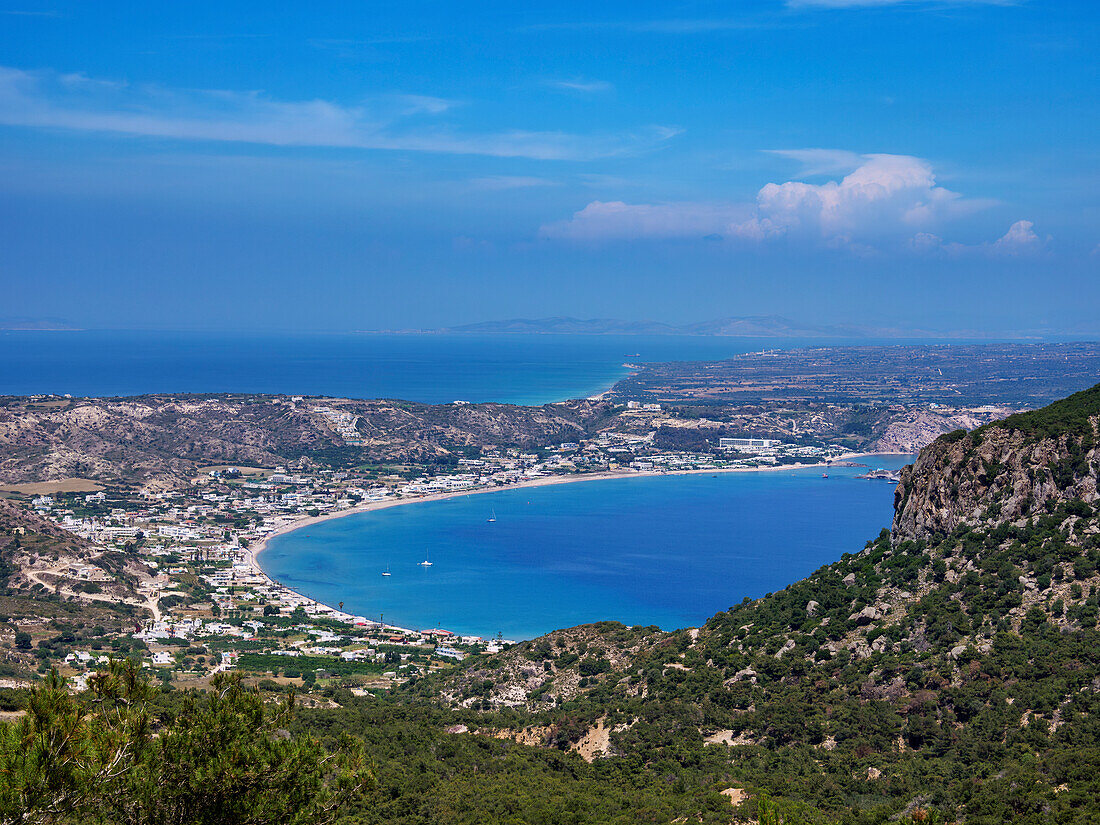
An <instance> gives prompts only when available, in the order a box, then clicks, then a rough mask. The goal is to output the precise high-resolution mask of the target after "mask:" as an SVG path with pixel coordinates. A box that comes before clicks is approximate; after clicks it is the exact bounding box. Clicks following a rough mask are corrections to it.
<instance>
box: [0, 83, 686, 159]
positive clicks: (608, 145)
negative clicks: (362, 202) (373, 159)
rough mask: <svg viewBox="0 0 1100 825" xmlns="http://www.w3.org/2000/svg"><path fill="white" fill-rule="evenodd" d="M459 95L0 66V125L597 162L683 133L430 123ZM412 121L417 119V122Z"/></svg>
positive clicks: (652, 129) (662, 129)
mask: <svg viewBox="0 0 1100 825" xmlns="http://www.w3.org/2000/svg"><path fill="white" fill-rule="evenodd" d="M454 105H455V104H454V102H453V101H447V100H443V99H441V98H436V97H428V96H423V95H390V96H379V97H376V98H372V99H369V100H367V101H365V102H363V103H362V104H360V105H357V106H346V105H341V104H337V103H333V102H330V101H326V100H305V101H282V100H275V99H272V98H270V97H268V96H266V95H264V94H262V93H259V92H237V91H221V90H198V91H196V90H175V89H167V88H164V87H156V86H147V85H146V86H133V85H130V84H125V83H114V82H111V81H108V82H103V81H98V80H93V79H90V78H86V77H84V76H83V75H58V74H56V73H52V72H29V71H23V70H20V69H13V68H2V67H0V124H5V125H9V126H25V127H34V128H52V129H66V130H74V131H82V132H106V133H116V134H126V135H139V136H145V137H160V138H170V139H175V140H187V141H223V142H242V143H257V144H266V145H272V146H325V147H343V148H354V149H387V150H398V151H413V152H442V153H452V154H472V155H490V156H494V157H525V158H534V159H540V160H592V159H596V158H603V157H613V156H617V155H624V154H630V153H634V152H638V151H644V150H646V149H649V148H652V147H654V146H656V145H658V144H660V143H661V142H663V141H665V140H668V139H669V138H671V137H673V136H674V135H676V134H678V133H679V132H678V130H676V129H671V128H667V127H660V126H650V127H646V128H643V129H639V130H637V131H635V132H632V133H620V134H596V135H578V134H571V133H567V132H544V131H523V130H510V131H503V132H496V133H488V134H466V133H462V132H459V131H456V130H455V129H453V128H452V127H450V126H448V125H443V124H439V125H434V126H430V127H426V126H424V124H423V116H430V115H440V114H443V113H445V112H447V111H449V110H450V109H451V108H453V106H454ZM410 118H412V119H413V120H414V122H410Z"/></svg>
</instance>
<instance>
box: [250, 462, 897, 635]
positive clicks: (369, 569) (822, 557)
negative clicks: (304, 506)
mask: <svg viewBox="0 0 1100 825" xmlns="http://www.w3.org/2000/svg"><path fill="white" fill-rule="evenodd" d="M908 460H909V457H905V456H889V457H885V456H877V457H870V458H868V459H867V461H868V462H869V463H870V464H871V466H872V467H879V466H881V467H890V468H896V467H900V466H902V465H903V464H905V463H907V461H908ZM861 472H864V471H863V470H860V469H855V468H833V469H831V470H830V472H829V478H828V479H823V478H822V477H821V471H820V470H811V469H803V470H777V471H769V472H758V473H719V474H718V475H717V476H713V475H710V474H695V475H680V476H651V477H642V478H624V479H613V480H608V481H587V482H578V483H571V484H561V485H557V486H548V487H538V488H526V489H512V490H505V491H501V492H494V493H485V494H477V495H470V496H464V497H459V498H453V499H447V500H443V501H434V502H422V503H416V504H411V505H404V506H399V507H392V508H388V509H384V510H378V511H375V512H370V513H361V514H356V515H352V516H347V517H344V518H339V519H333V520H331V521H327V522H322V523H320V524H316V525H313V526H311V527H307V528H303V529H301V530H297V531H294V532H292V533H287V534H285V535H282V536H278V537H276V538H274V539H273V540H272V541H271V542H270V544H269V547H268V549H267V550H266V551H265V552H264V553H263V554H262V555H261V556H260V562H261V565H262V566H263V568H264V570H265V571H266V572H267V573H268V575H270V576H272V577H273V578H275V579H277V580H278V581H281V582H282V583H284V584H286V585H287V586H290V587H293V588H295V589H297V590H299V591H300V592H302V593H305V594H306V595H308V596H310V597H311V598H315V599H318V600H320V601H323V602H325V603H327V604H332V605H336V604H337V603H338V602H340V601H343V602H344V609H345V610H350V611H352V612H354V613H356V614H359V615H365V616H370V617H378V615H379V614H380V613H381V614H382V615H383V619H384V620H385V621H386V622H392V623H394V624H397V625H400V626H403V627H414V628H427V627H434V626H441V627H444V628H447V629H448V630H453V631H456V632H460V633H473V634H477V635H482V636H493V635H496V634H497V633H498V632H501V633H503V634H504V636H505V637H507V638H513V639H517V638H531V637H533V636H536V635H539V634H542V633H546V632H548V631H550V630H554V629H556V628H561V627H570V626H572V625H576V624H579V623H582V622H590V621H598V620H601V619H614V620H617V621H621V622H624V623H626V624H642V625H650V624H656V625H660V626H661V627H662V628H665V629H672V628H677V627H688V626H697V625H699V624H700V623H701V622H703V621H705V620H706V619H707V618H708V617H709V616H711V615H713V614H714V613H715V612H717V611H719V610H725V609H727V608H729V607H730V606H731V605H733V604H736V603H737V602H739V601H741V599H742V598H743V597H744V596H750V597H756V596H761V595H763V594H764V593H766V592H769V591H775V590H779V589H781V588H783V587H784V586H786V585H788V584H790V583H792V582H794V581H797V580H798V579H800V578H803V577H804V576H806V575H807V574H809V573H811V572H813V571H814V570H816V569H817V568H818V567H820V566H821V565H823V564H826V563H828V562H831V561H835V560H836V559H838V558H840V556H841V554H843V553H845V552H857V551H859V550H861V549H862V548H863V546H864V544H865V543H866V541H867V540H868V539H871V538H874V537H875V536H877V535H878V533H879V530H880V529H882V528H883V527H889V525H890V520H891V517H892V513H893V506H892V505H893V494H894V485H892V484H889V483H887V482H882V481H867V480H859V479H856V478H854V476H855V475H857V474H859V473H861ZM492 511H495V513H496V517H497V520H496V522H495V523H489V522H488V521H487V518H488V516H489V514H490V512H492ZM425 554H427V555H428V556H429V557H430V559H431V561H432V562H433V564H432V566H431V567H427V568H425V567H421V566H419V565H418V563H419V562H421V561H423V560H424V557H425ZM387 567H389V569H390V571H391V574H392V575H390V576H389V577H385V576H382V575H381V573H382V571H383V570H385V569H386V568H387Z"/></svg>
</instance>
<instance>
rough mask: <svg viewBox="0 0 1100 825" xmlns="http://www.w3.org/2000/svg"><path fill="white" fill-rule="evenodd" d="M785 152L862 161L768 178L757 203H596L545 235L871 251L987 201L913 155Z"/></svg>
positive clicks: (818, 162) (809, 158) (815, 160)
mask: <svg viewBox="0 0 1100 825" xmlns="http://www.w3.org/2000/svg"><path fill="white" fill-rule="evenodd" d="M781 154H783V155H785V156H787V157H791V158H794V159H796V160H800V161H802V162H803V163H808V164H811V165H815V166H816V168H818V169H820V168H823V166H827V167H828V168H836V167H837V166H841V167H851V166H853V165H854V166H855V168H854V170H852V171H851V172H850V173H849V174H847V175H846V176H845V177H843V178H842V179H840V180H839V181H838V180H831V181H827V182H825V183H821V184H812V183H805V182H802V181H787V182H785V183H769V184H767V185H766V186H764V187H763V188H762V189H761V190H760V191H759V193H758V194H757V197H756V203H755V204H713V203H691V202H679V203H662V204H626V203H621V202H612V203H607V202H602V201H595V202H593V203H590V204H589V205H588V206H586V207H585V208H584V209H582V210H580V211H579V212H577V213H576V214H574V215H573V217H572V218H571V219H569V220H568V221H563V222H561V223H557V224H551V225H549V226H546V227H544V228H543V231H542V234H543V235H544V236H545V237H557V238H585V239H594V238H598V237H604V238H637V237H654V238H670V237H693V236H695V237H697V236H701V235H707V234H720V235H723V236H727V237H733V238H738V239H740V240H742V241H746V242H767V241H776V240H779V239H792V240H798V241H803V242H809V243H813V244H821V245H825V246H830V247H842V246H847V247H849V248H851V249H853V250H859V251H861V252H867V251H869V250H870V248H871V247H873V246H875V245H878V244H880V243H883V242H886V243H901V242H903V241H904V239H906V238H910V237H912V235H913V233H914V231H918V232H926V231H928V230H929V229H930V228H933V227H936V226H938V225H940V224H943V223H946V222H949V221H951V220H953V219H955V218H958V217H960V216H962V215H965V214H969V213H970V212H973V211H974V210H975V209H978V208H980V207H982V206H984V205H986V202H983V201H979V200H976V199H968V198H964V197H962V196H961V195H960V194H958V193H956V192H952V191H951V190H949V189H946V188H944V187H942V186H938V185H937V184H936V179H935V175H934V174H933V171H932V167H931V164H929V163H928V162H927V161H925V160H922V159H920V158H915V157H910V156H908V155H884V154H875V155H856V154H854V153H847V152H837V151H832V150H829V151H826V150H783V151H782V152H781Z"/></svg>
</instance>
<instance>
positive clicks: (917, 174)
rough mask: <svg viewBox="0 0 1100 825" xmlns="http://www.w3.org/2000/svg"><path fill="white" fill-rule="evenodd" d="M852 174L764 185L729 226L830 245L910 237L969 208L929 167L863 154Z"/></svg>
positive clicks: (760, 236) (756, 236)
mask: <svg viewBox="0 0 1100 825" xmlns="http://www.w3.org/2000/svg"><path fill="white" fill-rule="evenodd" d="M860 160H861V163H860V165H859V166H858V167H856V169H855V170H854V171H852V172H851V173H849V174H848V175H846V176H845V177H844V178H842V179H841V180H839V181H828V182H826V183H823V184H812V183H803V182H801V181H787V182H786V183H769V184H767V185H766V186H764V188H762V189H761V190H760V192H759V193H758V194H757V196H756V214H755V215H754V216H753V217H752V218H751V219H749V220H748V221H745V222H744V223H741V224H735V225H733V226H731V227H730V231H731V232H732V234H734V235H737V236H739V237H743V238H749V239H752V240H766V239H769V238H777V237H781V236H786V235H797V236H804V237H807V238H810V239H822V240H826V241H831V242H836V241H841V240H845V239H853V240H854V239H859V238H862V239H864V240H866V239H870V238H879V237H883V236H889V235H891V234H897V233H899V232H900V233H905V234H908V233H910V232H912V230H913V229H915V228H916V229H923V228H925V227H927V226H931V225H935V224H936V223H938V222H940V221H943V220H944V219H947V218H951V217H954V216H957V215H959V214H963V213H966V212H969V211H972V209H973V208H974V203H973V202H968V201H965V200H964V199H963V198H962V196H961V195H959V194H958V193H956V192H952V191H951V190H949V189H945V188H943V187H942V186H937V185H936V178H935V175H934V174H933V172H932V166H931V164H929V163H928V162H927V161H925V160H921V159H920V158H914V157H909V156H908V155H863V156H861V158H860Z"/></svg>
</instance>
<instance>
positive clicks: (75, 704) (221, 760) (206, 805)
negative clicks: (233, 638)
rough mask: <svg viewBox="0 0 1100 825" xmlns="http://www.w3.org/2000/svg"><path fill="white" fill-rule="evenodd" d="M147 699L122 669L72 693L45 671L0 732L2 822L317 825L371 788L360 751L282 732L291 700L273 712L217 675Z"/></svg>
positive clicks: (130, 671) (138, 681) (135, 677)
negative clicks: (170, 696)
mask: <svg viewBox="0 0 1100 825" xmlns="http://www.w3.org/2000/svg"><path fill="white" fill-rule="evenodd" d="M152 697H153V694H152V693H151V691H150V690H149V687H148V685H147V683H146V682H145V681H144V679H143V678H142V676H141V674H140V671H138V669H137V668H135V667H134V666H133V664H131V663H127V664H121V665H120V664H116V665H112V667H111V668H110V669H109V670H107V671H105V672H102V673H98V674H96V675H95V676H93V677H91V678H90V679H89V690H88V691H87V692H85V693H84V694H81V695H79V696H76V697H74V696H71V695H69V694H68V693H67V691H66V689H65V685H64V682H63V680H61V678H60V677H58V676H57V674H56V672H54V673H51V674H50V675H49V676H48V678H47V679H46V680H45V682H44V683H43V684H42V685H41V686H39V687H36V688H35V689H33V690H32V691H31V694H30V697H29V700H28V706H27V715H26V716H25V717H23V719H22V720H21V721H20V722H18V723H8V724H3V725H0V776H2V777H3V781H0V822H3V823H16V822H18V823H54V822H57V823H61V822H84V821H97V820H98V821H108V822H112V823H120V825H130V824H131V823H132V824H133V825H137V823H142V825H205V823H211V825H213V823H226V824H227V825H261V824H262V823H306V822H309V823H326V822H331V821H332V820H333V819H334V818H335V816H336V815H337V813H338V812H339V810H340V809H341V808H342V807H343V806H344V805H345V804H346V803H348V802H350V801H351V800H353V799H355V798H358V797H360V796H362V795H363V793H364V792H365V791H366V789H367V787H368V786H369V785H370V784H372V783H373V780H374V773H373V767H372V766H371V765H370V764H369V763H368V761H367V760H366V757H365V756H364V753H363V750H362V745H361V743H359V742H357V741H354V740H352V739H351V738H350V737H347V736H343V737H342V738H341V739H340V740H339V742H338V744H337V746H336V748H335V749H334V750H331V751H326V750H325V749H324V748H323V747H322V745H321V743H320V742H319V740H317V739H316V738H314V737H312V736H308V735H302V736H298V737H294V736H291V734H290V733H289V732H288V731H287V730H286V727H285V725H286V724H287V723H288V720H289V717H290V715H291V714H292V712H293V694H291V695H289V696H288V697H287V699H286V701H284V702H283V703H282V704H280V705H278V706H275V707H272V706H269V705H266V704H265V703H264V701H263V700H262V699H261V697H260V695H259V694H258V693H257V692H256V691H255V690H250V689H248V688H246V687H245V686H244V685H243V684H242V682H241V679H240V677H239V676H236V675H226V674H220V675H219V676H218V677H216V678H215V680H214V683H213V685H212V690H211V691H210V692H209V693H199V692H194V691H193V692H189V693H187V694H186V695H185V696H184V697H183V698H182V700H181V701H180V702H179V704H178V705H169V706H168V708H167V709H166V710H161V712H160V713H157V712H155V711H157V710H158V709H157V707H156V706H155V705H154V704H153V702H152Z"/></svg>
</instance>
